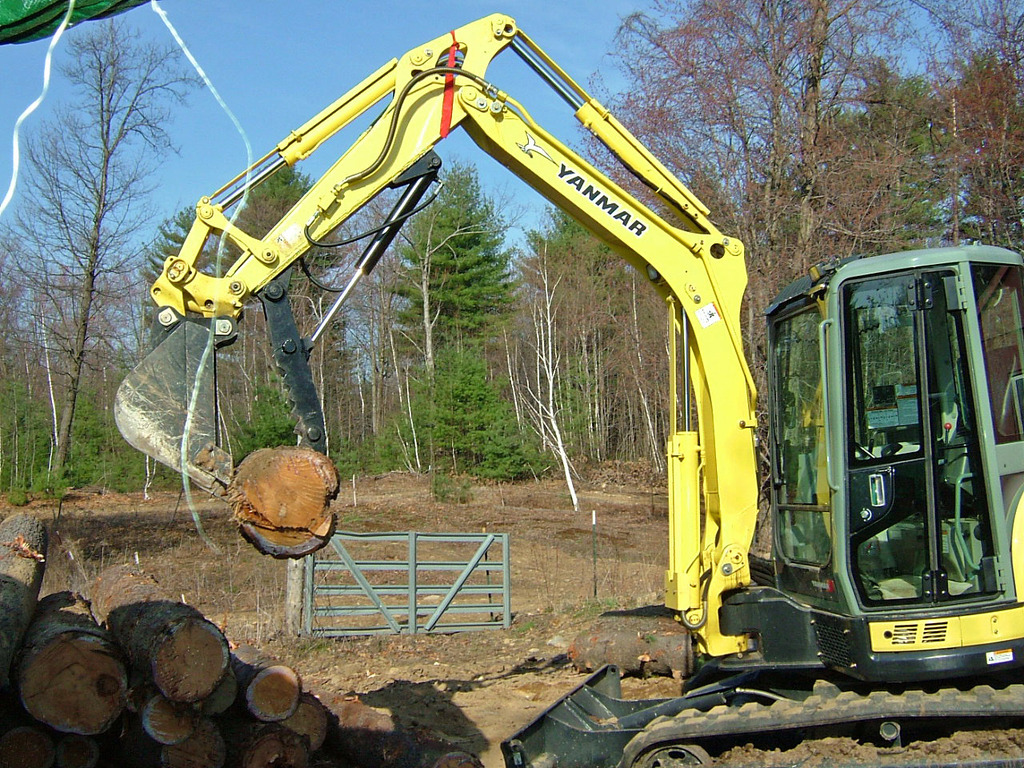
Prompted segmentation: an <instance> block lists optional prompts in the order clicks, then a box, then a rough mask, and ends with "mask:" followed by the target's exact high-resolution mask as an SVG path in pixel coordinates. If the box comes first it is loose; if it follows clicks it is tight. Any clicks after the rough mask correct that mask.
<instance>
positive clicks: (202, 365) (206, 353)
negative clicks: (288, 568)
mask: <svg viewBox="0 0 1024 768" xmlns="http://www.w3.org/2000/svg"><path fill="white" fill-rule="evenodd" d="M149 5H150V7H151V8H152V9H153V11H154V12H156V14H157V15H158V16H159V17H160V19H161V20H162V21H163V23H164V26H166V27H167V29H168V31H169V32H170V33H171V37H173V38H174V41H175V42H176V43H177V44H178V47H179V48H180V49H181V51H182V53H184V54H185V57H186V58H187V59H188V60H189V62H190V63H191V64H192V67H193V69H195V71H196V72H197V73H198V75H199V77H200V78H202V80H203V83H205V84H206V88H207V89H208V90H209V91H210V93H211V94H212V95H213V98H214V99H216V100H217V103H218V104H219V105H220V108H221V109H222V110H224V112H225V114H227V116H228V117H229V118H230V119H231V122H232V123H233V124H234V126H235V129H236V130H237V131H238V134H239V136H241V137H242V142H243V143H244V144H245V156H246V163H245V167H246V168H247V169H251V168H252V145H251V144H250V143H249V137H248V136H247V135H246V133H245V129H244V128H242V124H241V123H240V122H239V121H238V118H236V117H235V114H234V112H232V111H231V109H230V108H229V107H228V105H227V102H225V101H224V99H223V98H221V95H220V93H219V92H218V91H217V88H216V87H215V86H214V84H213V82H212V81H211V80H210V78H209V77H208V76H207V74H206V71H205V70H204V69H203V68H202V66H201V65H200V64H199V62H198V61H197V60H196V57H195V56H193V55H192V52H191V51H190V50H189V48H188V46H187V45H185V41H184V40H182V38H181V35H179V34H178V30H177V29H175V28H174V25H173V24H171V21H170V19H169V18H168V17H167V14H166V12H164V10H163V8H161V7H160V4H159V3H158V2H157V0H150V2H149ZM250 174H251V170H246V179H245V187H244V188H245V193H244V194H243V195H242V199H241V201H240V202H239V204H238V205H237V206H236V207H235V210H234V212H233V213H232V215H231V219H230V220H229V222H228V224H229V228H230V227H231V226H234V223H235V221H236V220H237V219H238V215H239V214H240V213H241V212H242V210H243V209H244V208H245V204H246V202H248V197H249V179H250ZM227 232H228V230H227V229H225V231H224V232H222V233H221V236H220V239H219V241H218V243H217V256H216V259H215V261H214V273H215V275H216V276H217V277H220V276H221V264H222V260H223V255H224V245H225V241H226V240H225V238H226V235H227ZM214 341H215V334H214V325H213V324H212V323H211V325H210V335H209V338H208V339H207V342H206V348H205V349H204V350H203V354H202V357H201V358H200V360H199V367H198V368H197V369H196V379H195V382H194V383H193V385H192V394H191V397H190V398H189V404H188V412H187V414H186V416H185V424H184V429H183V430H182V435H181V466H180V467H179V469H180V471H181V483H182V490H183V491H184V493H185V500H186V503H187V504H188V507H189V511H190V512H191V513H192V520H193V522H194V523H195V525H196V530H197V531H198V532H199V536H200V537H201V538H202V540H203V541H204V542H205V543H206V544H207V546H209V547H211V548H212V549H214V550H217V551H219V550H218V548H217V545H216V544H214V543H213V541H211V540H210V538H209V537H208V536H207V535H206V532H205V531H204V530H203V525H202V523H201V522H200V520H199V514H198V512H196V507H195V503H194V502H193V499H192V486H191V482H190V478H189V475H188V466H187V464H188V441H189V439H190V436H191V433H192V422H193V416H194V414H195V410H196V401H197V400H198V398H199V382H200V381H201V380H202V378H203V373H204V372H205V370H206V366H207V365H209V363H210V359H211V355H213V354H214ZM216 396H217V395H216V392H215V393H214V397H216Z"/></svg>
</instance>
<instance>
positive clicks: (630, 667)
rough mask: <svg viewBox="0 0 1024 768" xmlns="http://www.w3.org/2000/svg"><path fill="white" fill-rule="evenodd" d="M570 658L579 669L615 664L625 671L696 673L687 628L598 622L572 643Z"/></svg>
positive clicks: (642, 674) (639, 674)
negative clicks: (640, 631)
mask: <svg viewBox="0 0 1024 768" xmlns="http://www.w3.org/2000/svg"><path fill="white" fill-rule="evenodd" d="M569 658H570V659H571V660H572V663H573V666H574V667H576V669H577V670H579V671H592V670H595V669H599V668H600V667H603V666H604V665H605V664H614V665H616V666H617V667H618V668H619V671H620V672H621V673H622V674H623V675H630V676H636V677H649V676H652V675H664V676H672V675H677V676H679V677H684V678H686V677H689V676H690V675H691V674H692V673H693V639H692V638H691V637H690V635H689V634H687V633H686V632H680V631H675V632H665V631H656V630H647V631H645V632H644V633H643V634H642V635H641V634H638V633H637V632H636V631H634V630H630V629H617V628H614V627H601V626H597V627H595V628H593V629H591V630H589V631H587V632H584V633H583V634H581V635H579V636H578V637H577V638H576V639H575V640H573V642H572V644H571V645H570V646H569Z"/></svg>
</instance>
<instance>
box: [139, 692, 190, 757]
mask: <svg viewBox="0 0 1024 768" xmlns="http://www.w3.org/2000/svg"><path fill="white" fill-rule="evenodd" d="M139 720H140V721H141V723H142V729H143V730H144V731H145V732H146V735H148V736H149V737H150V738H151V739H153V741H155V742H157V743H158V744H164V745H174V744H180V743H182V742H183V741H185V740H186V739H187V738H188V737H189V736H191V735H192V733H193V732H194V731H195V729H196V721H197V720H198V717H197V715H196V713H195V711H194V710H192V709H191V708H189V707H188V706H187V705H182V704H176V703H175V702H172V701H168V700H167V699H165V698H164V697H163V696H161V695H160V694H158V693H157V694H154V695H153V696H150V697H149V699H148V700H147V701H146V703H145V704H144V705H143V706H142V708H141V709H140V710H139Z"/></svg>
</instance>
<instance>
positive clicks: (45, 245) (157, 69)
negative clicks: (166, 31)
mask: <svg viewBox="0 0 1024 768" xmlns="http://www.w3.org/2000/svg"><path fill="white" fill-rule="evenodd" d="M82 32H83V33H82V34H79V35H76V36H72V37H71V39H70V41H69V46H68V47H69V53H70V59H69V61H68V62H67V63H66V64H65V65H64V66H63V67H62V72H63V75H64V77H65V78H66V79H67V80H68V81H69V82H70V83H71V84H72V86H73V87H74V89H75V90H74V93H75V101H74V103H70V104H66V105H62V106H61V107H60V108H59V109H58V110H57V114H56V117H55V118H54V119H53V120H52V121H50V122H48V123H47V124H46V125H44V127H43V128H42V129H40V130H39V131H38V133H37V134H36V135H35V136H34V137H32V139H31V140H30V142H29V147H28V152H27V156H28V161H29V163H28V165H29V173H28V175H27V178H26V179H25V183H24V190H25V193H24V194H25V197H24V200H23V202H22V204H21V206H20V207H19V210H18V214H17V216H16V217H15V220H14V224H13V227H12V229H13V232H14V234H15V236H16V238H17V242H18V243H19V258H20V262H21V266H22V270H23V272H22V274H23V277H24V279H25V281H26V283H27V284H28V285H29V286H30V288H31V290H32V291H33V292H34V293H35V294H36V295H37V296H39V297H40V300H41V301H42V303H43V306H44V318H43V321H44V323H45V325H46V328H47V331H46V335H47V338H48V339H50V341H51V343H52V344H53V345H54V346H55V350H54V351H55V352H56V353H57V354H58V356H59V362H57V361H55V365H56V366H57V369H58V371H59V374H60V379H59V387H58V399H57V408H58V409H59V418H58V420H57V421H58V426H57V434H56V443H57V445H56V452H55V458H54V463H53V471H54V472H55V473H56V474H59V473H60V472H61V471H62V470H63V469H64V466H65V465H66V463H67V461H68V458H69V451H70V443H71V434H72V429H73V425H74V418H75V408H76V401H77V398H78V396H79V392H80V388H81V383H82V377H83V372H84V371H85V369H86V366H87V365H88V363H89V361H90V357H91V356H92V354H93V352H94V350H95V348H96V346H97V341H98V339H97V333H98V330H99V328H100V325H101V324H100V323H99V321H98V318H99V317H100V316H101V315H102V314H104V313H107V312H116V311H117V310H118V308H119V306H118V305H119V304H120V303H122V302H123V301H124V286H123V283H122V282H121V281H120V280H114V279H113V278H115V277H117V276H124V275H128V274H133V273H137V272H139V271H140V270H141V262H140V258H139V257H140V254H141V251H142V249H141V242H140V240H141V238H142V237H143V236H144V235H148V232H147V231H146V227H148V226H149V224H150V221H149V219H148V211H147V210H146V206H145V204H146V200H147V196H148V194H149V192H150V191H151V189H150V178H151V174H152V172H153V171H154V169H155V168H157V166H158V164H159V162H160V159H161V155H162V154H164V153H166V152H168V151H170V150H171V143H170V139H169V136H168V134H167V131H166V129H167V125H168V122H169V121H170V119H171V118H172V117H173V107H174V106H175V105H178V104H181V103H182V100H183V99H184V97H185V95H186V94H187V92H188V91H189V90H190V89H191V87H192V86H193V80H192V78H191V77H190V76H187V75H186V74H184V73H183V70H181V69H180V68H179V67H178V66H177V57H176V53H175V52H171V51H169V50H165V49H162V48H156V47H153V46H150V45H148V44H144V43H142V42H141V41H140V39H139V38H138V36H137V35H136V34H135V33H134V32H132V31H130V30H129V28H128V27H126V26H124V24H123V23H118V22H113V21H111V22H108V23H106V24H104V25H91V26H90V27H89V28H88V30H82ZM117 326H118V323H117V321H116V320H111V321H109V323H108V325H107V327H108V328H111V329H114V328H116V327H117Z"/></svg>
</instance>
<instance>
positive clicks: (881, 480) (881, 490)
mask: <svg viewBox="0 0 1024 768" xmlns="http://www.w3.org/2000/svg"><path fill="white" fill-rule="evenodd" d="M868 493H869V494H870V496H871V506H872V507H884V506H885V475H883V474H881V473H878V472H876V473H874V474H871V475H868Z"/></svg>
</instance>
